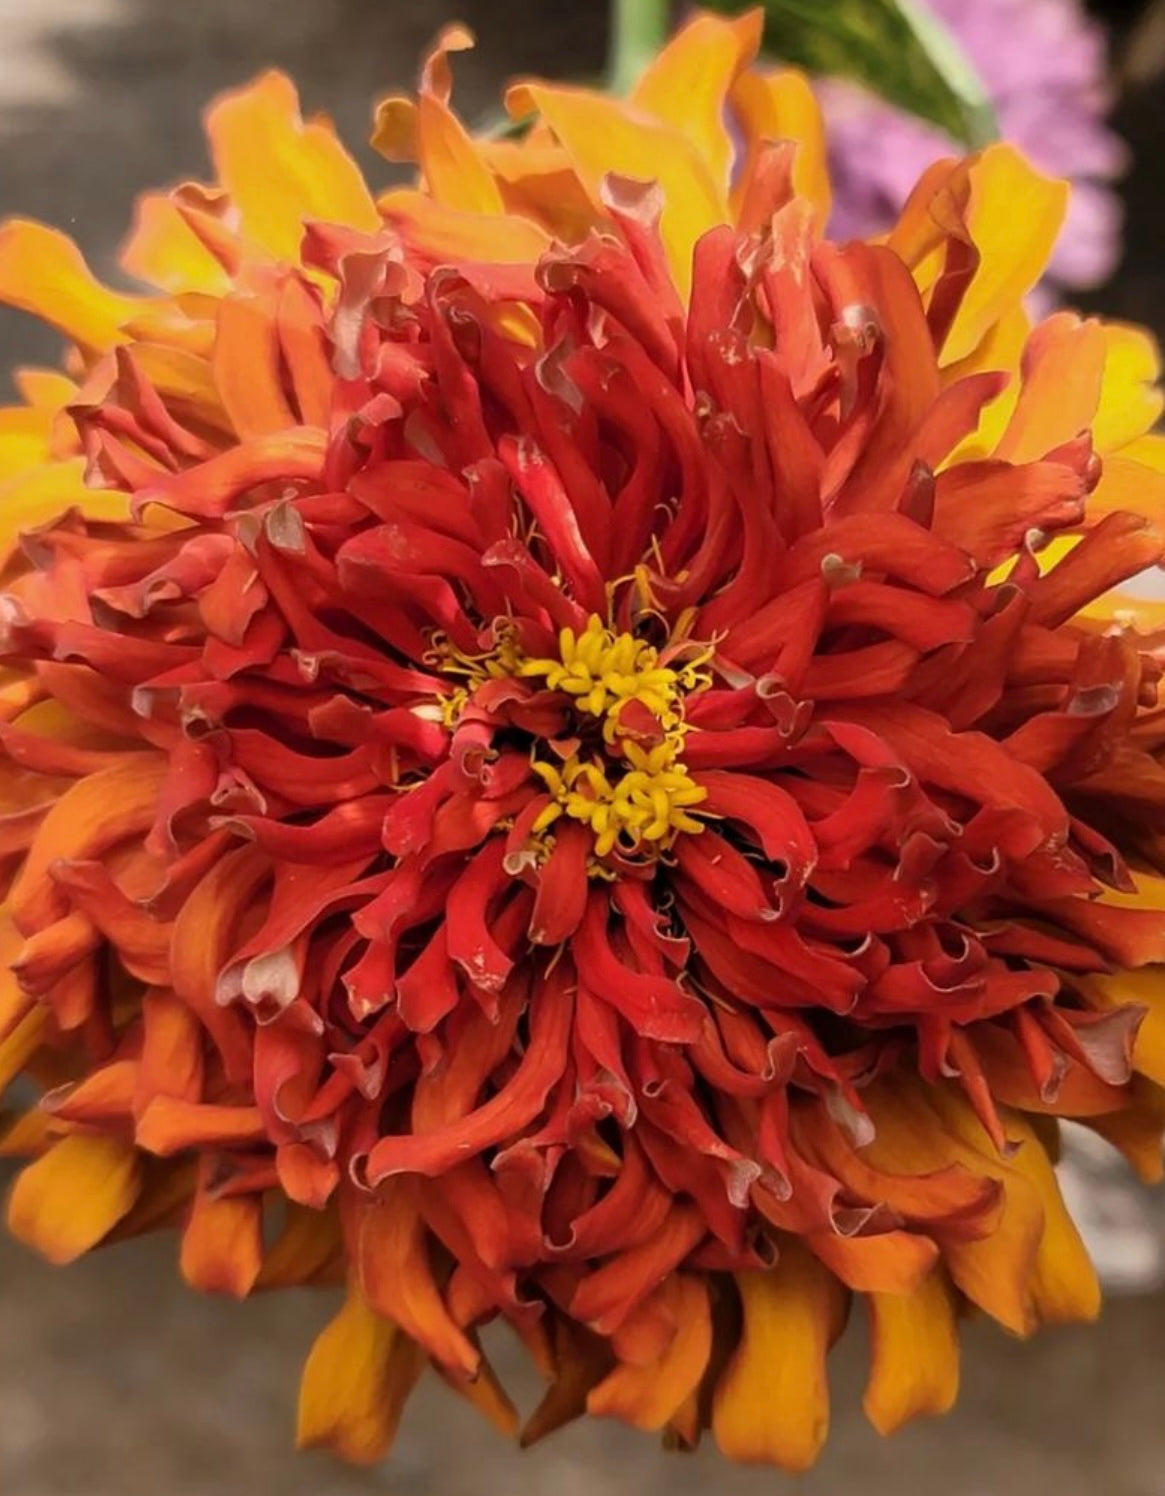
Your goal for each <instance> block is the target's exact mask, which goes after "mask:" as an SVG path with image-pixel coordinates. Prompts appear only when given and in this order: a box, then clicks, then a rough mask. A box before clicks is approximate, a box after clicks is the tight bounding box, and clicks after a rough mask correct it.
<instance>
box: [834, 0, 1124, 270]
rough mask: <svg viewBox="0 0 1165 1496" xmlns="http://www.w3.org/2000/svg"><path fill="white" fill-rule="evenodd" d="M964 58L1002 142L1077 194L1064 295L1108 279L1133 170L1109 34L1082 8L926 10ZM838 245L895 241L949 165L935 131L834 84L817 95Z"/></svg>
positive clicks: (1058, 247)
mask: <svg viewBox="0 0 1165 1496" xmlns="http://www.w3.org/2000/svg"><path fill="white" fill-rule="evenodd" d="M925 4H926V6H927V7H928V9H930V10H931V11H933V13H934V14H935V16H937V17H938V19H939V20H940V21H941V22H942V23H943V24H944V25H946V26H947V27H949V29H950V31H951V34H952V36H953V37H954V38H955V39H956V41H957V42H958V44H959V46H960V47H961V48H962V49H963V50H964V51H965V52H966V54H967V56H968V58H969V59H970V61H971V63H972V65H973V66H974V67H975V70H976V71H977V73H978V75H979V77H980V78H981V79H982V82H983V85H984V88H985V89H986V92H987V95H988V97H989V98H990V99H991V101H992V104H993V105H994V107H995V112H996V115H997V117H998V120H999V126H1000V131H1001V133H1002V135H1003V137H1004V138H1005V139H1006V140H1009V141H1011V142H1013V143H1014V144H1015V145H1017V146H1018V147H1019V148H1020V149H1021V150H1022V151H1023V152H1024V153H1025V154H1026V155H1027V157H1028V158H1029V160H1031V161H1032V162H1033V163H1034V165H1036V166H1038V167H1039V168H1040V169H1041V170H1042V171H1047V172H1052V173H1054V174H1055V175H1057V176H1064V177H1067V178H1069V179H1070V180H1071V181H1072V184H1073V190H1072V197H1071V199H1070V201H1069V205H1068V212H1067V215H1066V217H1065V221H1064V225H1063V230H1062V232H1061V233H1060V236H1059V237H1058V238H1057V240H1056V244H1055V248H1054V250H1053V251H1052V255H1051V258H1050V260H1049V261H1048V269H1047V275H1048V281H1049V283H1050V285H1051V286H1052V287H1054V288H1056V287H1058V288H1059V289H1060V290H1061V291H1064V290H1067V291H1074V290H1088V289H1090V288H1091V287H1093V286H1097V285H1100V284H1101V282H1102V281H1105V280H1107V279H1108V277H1109V276H1110V275H1111V274H1112V272H1113V270H1114V269H1115V267H1116V263H1117V261H1118V259H1119V258H1120V239H1121V210H1120V203H1119V201H1118V199H1117V195H1116V193H1115V191H1114V190H1113V187H1112V182H1113V180H1114V179H1115V178H1116V177H1118V176H1119V175H1120V173H1121V172H1122V171H1123V169H1124V167H1125V163H1126V159H1127V152H1126V150H1125V147H1124V144H1123V142H1122V141H1121V140H1119V139H1118V138H1117V137H1116V136H1115V135H1114V134H1113V133H1112V131H1111V130H1110V129H1109V128H1108V126H1107V124H1106V122H1105V115H1106V113H1107V110H1108V105H1109V96H1108V83H1107V68H1108V59H1107V55H1106V47H1105V36H1104V31H1103V28H1102V27H1101V25H1100V24H1099V22H1096V21H1092V20H1089V19H1088V18H1087V17H1086V16H1085V13H1084V8H1083V6H1082V5H1081V4H1080V0H981V3H979V4H975V5H967V4H965V3H964V0H925ZM817 88H818V94H819V96H820V98H821V103H822V108H823V109H824V112H825V117H826V120H827V123H828V130H829V160H830V169H831V172H832V176H833V184H834V193H835V196H834V217H833V220H832V223H831V225H830V227H831V231H832V232H833V233H834V234H835V235H836V236H837V237H838V238H839V239H845V238H849V237H850V236H851V235H862V236H866V235H870V234H880V233H883V232H885V231H886V230H887V229H889V228H890V227H891V226H892V225H893V223H894V221H895V220H896V218H897V217H898V214H899V213H900V211H901V209H902V205H903V204H904V203H905V202H906V199H907V198H908V197H909V195H910V192H911V190H912V189H913V187H914V184H915V182H916V181H917V180H918V178H919V177H920V176H921V174H922V173H923V171H925V169H926V168H927V166H929V165H930V163H931V162H932V161H935V160H937V159H939V158H940V157H942V156H946V155H949V154H950V152H951V151H952V150H953V149H954V146H953V143H952V142H951V140H950V139H949V138H948V137H947V136H946V135H945V134H944V133H943V132H942V131H941V130H939V129H938V128H937V127H935V126H932V125H928V124H926V123H925V122H924V121H922V120H918V119H913V118H911V117H910V116H908V115H906V114H904V113H902V112H901V111H900V110H898V109H895V108H894V107H893V106H892V105H890V104H886V103H884V102H882V101H881V100H878V99H875V98H874V97H873V95H871V94H869V93H867V92H865V91H864V90H863V89H860V88H858V87H855V86H854V85H852V84H849V83H845V82H842V81H840V80H836V79H827V80H823V81H822V82H821V83H820V84H819V85H818V86H817Z"/></svg>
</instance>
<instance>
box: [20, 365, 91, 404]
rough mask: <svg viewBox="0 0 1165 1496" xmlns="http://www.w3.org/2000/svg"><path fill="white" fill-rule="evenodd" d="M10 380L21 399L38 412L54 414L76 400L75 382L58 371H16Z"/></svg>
mask: <svg viewBox="0 0 1165 1496" xmlns="http://www.w3.org/2000/svg"><path fill="white" fill-rule="evenodd" d="M12 378H13V382H14V383H15V385H16V388H17V389H18V390H19V391H20V396H21V399H22V400H24V401H25V402H26V404H28V405H35V406H36V407H37V409H38V410H51V411H54V412H55V411H58V410H60V409H61V408H62V406H65V405H68V404H69V402H70V401H71V400H73V399H75V398H76V394H77V382H76V380H74V379H70V378H69V376H68V375H67V374H62V373H61V372H60V370H59V369H17V371H16V373H15V374H14V375H13V376H12Z"/></svg>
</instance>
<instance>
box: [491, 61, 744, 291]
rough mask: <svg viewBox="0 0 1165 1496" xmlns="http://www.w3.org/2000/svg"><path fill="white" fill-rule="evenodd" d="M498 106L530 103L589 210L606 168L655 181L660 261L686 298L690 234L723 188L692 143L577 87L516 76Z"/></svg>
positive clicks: (521, 112) (701, 226)
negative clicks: (561, 151)
mask: <svg viewBox="0 0 1165 1496" xmlns="http://www.w3.org/2000/svg"><path fill="white" fill-rule="evenodd" d="M506 107H507V109H509V111H510V113H511V114H512V115H514V116H515V117H516V118H523V117H524V116H526V115H527V114H530V113H531V112H533V111H535V110H536V111H537V112H538V113H539V114H540V115H541V116H542V118H543V119H544V120H545V121H546V123H547V124H548V125H549V126H550V128H551V129H552V130H553V131H554V133H555V135H556V136H557V137H558V139H559V141H560V142H561V144H562V145H563V146H564V147H565V149H566V151H567V154H568V155H569V157H570V161H571V165H572V166H573V167H574V170H575V172H576V173H577V175H578V178H579V180H580V182H581V183H582V184H583V186H584V187H585V189H586V191H587V194H588V195H589V197H590V199H591V202H592V204H593V205H594V207H595V210H596V214H601V212H602V196H601V188H602V182H603V178H604V177H605V176H606V175H607V174H608V173H610V172H614V173H615V174H616V175H618V176H622V177H631V178H633V179H634V180H635V181H638V182H652V181H655V182H658V183H659V185H660V189H661V190H662V192H663V197H664V209H663V217H662V220H661V225H660V228H661V232H662V235H663V241H664V244H665V246H666V249H667V255H668V263H669V264H670V266H671V272H672V276H673V278H674V280H675V283H676V285H677V286H678V287H679V289H680V292H681V294H682V296H683V297H684V298H685V300H686V299H687V295H688V291H689V289H690V287H691V279H692V250H693V248H694V246H695V243H696V240H697V239H699V238H700V236H701V235H702V234H705V233H707V231H708V230H709V229H711V228H714V227H715V226H716V225H717V224H719V223H724V222H726V221H727V217H728V203H727V198H726V195H725V193H724V191H723V190H722V189H721V188H720V187H719V186H718V184H717V182H716V180H715V178H714V177H713V175H712V172H711V171H710V169H709V167H708V164H707V162H705V161H704V160H703V158H702V157H701V156H700V154H699V152H698V151H697V150H696V148H695V147H694V146H693V145H692V144H691V143H690V142H689V141H688V140H686V139H685V138H684V137H683V136H682V135H679V134H677V132H676V131H674V130H671V129H669V128H668V127H667V126H666V125H659V124H656V123H654V121H652V120H649V119H647V118H646V117H645V116H643V115H641V114H639V113H638V112H637V111H635V110H634V109H632V108H630V107H629V106H627V105H625V104H622V103H619V102H618V101H617V100H615V99H609V98H604V97H603V96H602V95H601V94H597V93H593V92H591V91H590V90H588V89H584V88H570V87H566V86H562V87H553V86H551V85H550V84H545V83H535V82H530V83H520V84H516V85H515V86H514V87H513V88H511V89H510V91H509V93H508V95H507V96H506Z"/></svg>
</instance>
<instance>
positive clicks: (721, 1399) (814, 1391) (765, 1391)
mask: <svg viewBox="0 0 1165 1496" xmlns="http://www.w3.org/2000/svg"><path fill="white" fill-rule="evenodd" d="M780 1251H781V1256H780V1260H779V1262H778V1263H777V1266H776V1267H775V1268H773V1269H772V1270H771V1271H767V1272H745V1273H737V1274H736V1284H737V1287H738V1288H739V1290H740V1297H741V1302H742V1304H743V1309H744V1325H743V1328H742V1331H741V1338H740V1344H739V1346H738V1347H737V1349H736V1351H735V1353H734V1354H733V1356H732V1359H731V1360H730V1361H729V1363H728V1366H727V1368H726V1370H725V1372H724V1374H723V1376H722V1377H721V1378H720V1381H719V1383H718V1384H717V1387H716V1391H715V1394H714V1396H713V1401H712V1432H713V1434H714V1436H715V1439H716V1443H717V1445H718V1446H719V1447H720V1449H721V1450H722V1451H723V1453H724V1454H726V1455H727V1456H728V1458H729V1459H732V1460H745V1461H750V1462H753V1463H765V1464H774V1465H780V1466H782V1467H783V1468H784V1469H786V1470H807V1469H808V1468H809V1467H810V1465H812V1464H813V1462H814V1460H816V1458H817V1456H818V1454H819V1453H820V1451H821V1447H822V1445H823V1444H824V1443H825V1438H826V1435H827V1433H828V1432H829V1384H828V1382H827V1380H826V1373H825V1356H826V1352H827V1350H828V1349H829V1344H830V1340H831V1339H832V1330H833V1326H834V1323H835V1320H836V1318H837V1316H838V1312H839V1304H840V1302H841V1300H842V1290H841V1288H840V1286H839V1284H838V1282H837V1280H836V1279H835V1278H834V1277H833V1275H832V1273H830V1272H829V1271H828V1270H827V1269H826V1268H824V1267H822V1265H821V1264H820V1263H819V1262H818V1261H817V1260H816V1258H814V1257H812V1256H811V1255H810V1254H809V1253H808V1252H807V1251H806V1250H805V1248H804V1247H802V1246H801V1245H800V1244H799V1243H798V1242H796V1241H793V1240H792V1239H782V1241H781V1248H780Z"/></svg>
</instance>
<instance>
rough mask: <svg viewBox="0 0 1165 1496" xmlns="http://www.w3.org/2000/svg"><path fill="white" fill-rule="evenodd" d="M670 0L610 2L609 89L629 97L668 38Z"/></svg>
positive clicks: (622, 0) (614, 0)
mask: <svg viewBox="0 0 1165 1496" xmlns="http://www.w3.org/2000/svg"><path fill="white" fill-rule="evenodd" d="M670 9H671V7H670V5H669V0H611V43H610V47H609V48H608V52H607V87H608V88H609V89H610V90H611V92H612V93H615V94H626V93H630V92H631V90H632V88H634V86H635V84H636V82H637V81H638V79H639V75H640V74H641V73H642V72H643V69H644V68H645V67H646V66H647V64H648V63H649V62H650V61H651V59H652V58H653V57H654V56H655V54H656V53H657V52H658V51H659V49H660V47H661V46H662V44H663V42H664V40H665V39H666V37H667V31H668V21H669V19H670V14H669V13H670Z"/></svg>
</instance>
